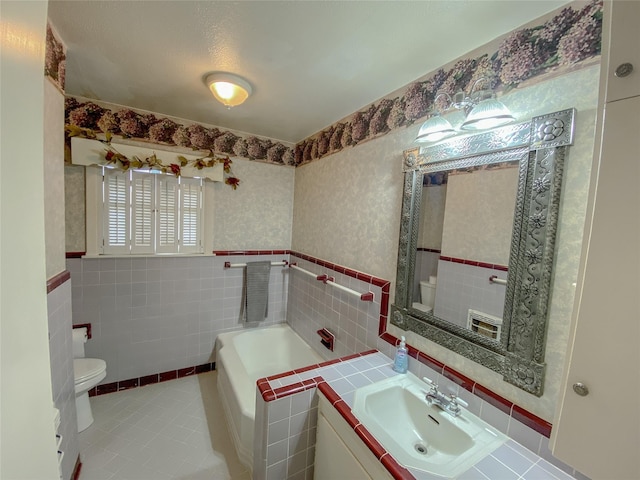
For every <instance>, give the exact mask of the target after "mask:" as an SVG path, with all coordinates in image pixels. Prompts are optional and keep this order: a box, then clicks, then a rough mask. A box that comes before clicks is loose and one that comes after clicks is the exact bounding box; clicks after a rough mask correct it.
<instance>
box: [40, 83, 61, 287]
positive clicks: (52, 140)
mask: <svg viewBox="0 0 640 480" xmlns="http://www.w3.org/2000/svg"><path fill="white" fill-rule="evenodd" d="M63 112H64V95H63V94H62V93H60V91H59V90H58V89H57V88H56V86H55V85H53V84H52V82H50V81H49V80H47V79H45V81H44V208H45V212H44V213H45V216H44V227H45V246H46V258H47V278H51V277H53V276H55V275H57V274H58V273H60V272H62V271H63V270H64V269H65V268H66V267H65V261H66V260H65V242H64V238H65V228H64V220H65V218H64V217H65V212H64V209H62V208H60V205H64V181H63V179H64V158H63V152H64V134H63V125H62V118H63Z"/></svg>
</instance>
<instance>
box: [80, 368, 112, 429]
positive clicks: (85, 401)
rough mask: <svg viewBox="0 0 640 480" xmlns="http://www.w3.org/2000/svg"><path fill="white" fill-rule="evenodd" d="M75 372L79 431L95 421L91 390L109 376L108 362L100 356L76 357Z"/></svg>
mask: <svg viewBox="0 0 640 480" xmlns="http://www.w3.org/2000/svg"><path fill="white" fill-rule="evenodd" d="M73 374H74V380H75V388H76V414H77V417H78V433H80V432H81V431H83V430H86V429H87V428H88V427H89V425H91V424H92V423H93V413H92V412H91V404H90V403H89V390H91V389H92V388H93V387H95V386H96V385H98V384H99V383H100V382H101V381H102V380H104V377H106V376H107V364H106V363H105V361H104V360H100V359H99V358H74V359H73Z"/></svg>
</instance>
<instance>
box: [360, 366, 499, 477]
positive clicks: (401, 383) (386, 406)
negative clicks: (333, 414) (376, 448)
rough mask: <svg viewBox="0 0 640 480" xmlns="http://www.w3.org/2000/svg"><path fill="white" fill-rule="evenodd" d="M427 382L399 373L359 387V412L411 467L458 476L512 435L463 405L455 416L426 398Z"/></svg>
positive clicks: (391, 450)
mask: <svg viewBox="0 0 640 480" xmlns="http://www.w3.org/2000/svg"><path fill="white" fill-rule="evenodd" d="M427 389H428V387H427V384H426V383H424V382H423V381H421V380H420V379H419V378H418V377H416V376H415V375H412V374H411V373H407V374H405V375H397V376H394V377H391V378H387V379H386V380H382V381H380V382H376V383H373V384H371V385H368V386H366V387H362V388H359V389H358V390H356V392H355V397H354V407H353V410H352V412H353V414H354V415H355V416H356V417H357V418H358V420H359V421H360V423H362V424H363V425H364V426H365V427H366V428H367V430H369V432H371V434H372V435H373V436H374V437H375V438H376V440H378V442H379V443H380V444H381V445H382V446H383V447H384V448H385V449H386V450H387V451H388V452H389V453H390V454H391V455H392V456H393V457H394V458H395V459H396V460H397V461H398V462H399V463H400V464H401V465H404V466H405V467H409V468H414V469H417V470H422V471H425V472H428V473H431V474H434V475H442V476H444V477H450V478H453V477H455V476H457V475H460V474H461V473H463V472H465V471H466V470H468V469H469V468H471V467H472V466H473V465H474V464H475V463H476V462H478V461H479V460H481V459H482V458H484V457H485V456H487V455H489V454H490V453H491V452H492V451H494V450H495V449H496V448H498V447H499V446H500V445H502V444H503V443H504V442H505V441H506V440H507V436H506V435H504V434H502V433H501V432H499V431H497V430H496V429H494V428H493V427H491V426H490V425H489V424H487V423H486V422H484V421H483V420H481V419H480V418H478V417H476V416H475V415H473V414H472V413H470V412H469V411H468V410H466V409H465V408H462V407H460V410H461V414H460V415H459V416H457V417H453V416H452V415H450V414H449V413H447V412H445V411H443V410H441V409H440V408H439V407H436V406H433V405H429V404H428V403H427V401H426V400H425V395H426V392H427Z"/></svg>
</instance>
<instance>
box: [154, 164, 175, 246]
mask: <svg viewBox="0 0 640 480" xmlns="http://www.w3.org/2000/svg"><path fill="white" fill-rule="evenodd" d="M156 210H157V227H156V252H158V253H178V179H177V178H176V177H170V176H168V175H158V176H157V182H156Z"/></svg>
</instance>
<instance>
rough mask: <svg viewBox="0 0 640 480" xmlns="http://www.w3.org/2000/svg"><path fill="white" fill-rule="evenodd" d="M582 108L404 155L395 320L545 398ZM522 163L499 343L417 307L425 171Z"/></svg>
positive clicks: (393, 313) (456, 139) (393, 318)
mask: <svg viewBox="0 0 640 480" xmlns="http://www.w3.org/2000/svg"><path fill="white" fill-rule="evenodd" d="M575 113H576V111H575V109H569V110H563V111H560V112H556V113H551V114H548V115H542V116H539V117H535V118H533V119H532V120H531V121H530V122H526V123H521V124H517V125H511V126H507V127H502V128H499V129H495V130H492V131H488V132H483V133H479V134H476V135H470V136H465V137H456V138H453V139H451V140H448V141H444V142H441V143H439V144H437V145H434V146H430V147H422V148H420V149H418V148H416V149H412V150H407V151H405V152H404V172H405V183H404V196H403V202H402V217H401V223H400V239H399V249H398V269H397V277H396V296H395V304H393V305H392V306H391V323H392V324H393V325H396V326H397V327H399V328H401V329H403V330H409V331H412V332H415V333H417V334H419V335H421V336H423V337H426V338H428V339H430V340H432V341H434V342H436V343H438V344H440V345H443V346H444V347H446V348H448V349H450V350H452V351H454V352H456V353H458V354H460V355H463V356H465V357H467V358H470V359H471V360H473V361H475V362H477V363H480V364H481V365H484V366H485V367H488V368H490V369H492V370H494V371H496V372H498V373H500V374H501V375H502V376H503V379H504V380H505V381H506V382H509V383H511V384H513V385H516V386H518V387H519V388H522V389H523V390H525V391H527V392H529V393H532V394H534V395H537V396H540V395H542V391H543V385H544V372H545V363H544V353H545V340H546V331H547V307H548V301H549V294H550V287H551V277H552V268H553V256H554V244H555V237H556V229H557V220H558V210H559V206H560V190H561V188H562V174H563V170H564V157H565V152H566V149H567V148H568V146H569V145H571V144H572V143H573V132H574V121H575ZM514 160H517V161H518V162H519V174H518V189H517V194H516V205H515V213H514V221H513V231H512V238H511V251H510V256H509V266H508V268H509V273H508V277H507V285H506V297H505V306H504V314H503V326H502V335H501V337H500V340H499V341H497V340H493V339H490V338H487V337H485V336H482V335H479V334H477V333H475V332H472V331H470V330H468V329H465V328H463V327H460V326H457V325H455V324H453V323H451V322H447V321H445V320H442V319H440V318H438V317H436V316H435V315H433V314H432V313H425V312H422V311H420V310H417V309H415V308H412V306H411V305H412V298H411V288H412V287H411V285H412V281H413V278H414V273H415V268H416V247H417V241H418V226H419V222H420V203H421V196H422V182H423V175H424V174H425V173H432V172H439V171H449V170H453V169H457V168H466V167H470V166H476V165H486V164H492V163H499V162H508V161H514Z"/></svg>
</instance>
